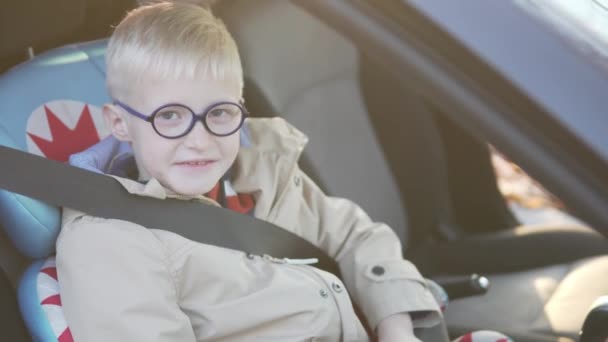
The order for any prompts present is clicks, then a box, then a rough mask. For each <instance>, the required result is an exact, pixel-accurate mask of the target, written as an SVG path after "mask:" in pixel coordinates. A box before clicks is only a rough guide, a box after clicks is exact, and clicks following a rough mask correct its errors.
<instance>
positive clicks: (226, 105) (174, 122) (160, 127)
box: [114, 100, 248, 139]
mask: <svg viewBox="0 0 608 342" xmlns="http://www.w3.org/2000/svg"><path fill="white" fill-rule="evenodd" d="M114 104H115V105H117V106H119V107H121V108H122V109H124V110H126V111H127V112H128V113H129V114H132V115H134V116H136V117H138V118H140V119H142V120H145V121H148V122H149V123H151V124H152V127H153V128H154V130H155V131H156V133H157V134H158V135H160V136H161V137H163V138H167V139H177V138H181V137H183V136H185V135H187V134H188V133H190V131H192V128H194V125H195V124H196V122H197V121H201V122H202V123H203V126H204V127H205V129H206V130H207V132H209V133H211V134H213V135H215V136H218V137H226V136H229V135H232V134H234V133H235V132H236V131H238V130H239V128H241V126H243V122H244V121H245V118H246V117H247V115H248V113H247V110H246V109H245V108H244V107H243V106H241V105H239V104H237V103H234V102H217V103H213V104H212V105H210V106H209V107H207V108H206V109H205V110H204V111H203V113H202V114H195V113H194V111H193V110H192V109H190V107H188V106H185V105H182V104H179V103H170V104H166V105H164V106H161V107H159V108H157V109H156V110H154V111H153V112H152V114H150V115H145V114H142V113H140V112H138V111H136V110H135V109H133V108H131V107H129V106H128V105H126V104H124V103H122V102H120V101H116V100H115V101H114Z"/></svg>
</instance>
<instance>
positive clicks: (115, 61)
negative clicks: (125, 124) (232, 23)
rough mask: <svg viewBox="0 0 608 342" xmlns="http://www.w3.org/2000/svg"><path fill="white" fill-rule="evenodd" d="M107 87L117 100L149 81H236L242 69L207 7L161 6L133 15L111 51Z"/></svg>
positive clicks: (117, 31)
mask: <svg viewBox="0 0 608 342" xmlns="http://www.w3.org/2000/svg"><path fill="white" fill-rule="evenodd" d="M106 66H107V78H106V79H107V86H108V91H109V93H110V96H111V97H112V98H113V99H120V98H124V97H129V96H130V91H131V90H132V89H136V88H137V87H138V85H140V84H141V82H143V81H146V80H150V79H152V80H178V79H194V78H198V77H207V78H210V79H214V80H230V81H236V82H237V84H238V85H239V87H240V88H239V89H240V90H241V91H242V88H243V69H242V66H241V60H240V57H239V53H238V49H237V46H236V43H235V42H234V39H233V38H232V36H231V35H230V33H228V30H227V29H226V27H225V26H224V24H223V23H222V22H221V21H220V20H219V19H218V18H216V17H214V16H213V14H211V12H210V11H209V10H207V9H205V8H203V7H200V6H196V5H192V4H186V3H170V2H162V3H157V4H152V5H148V6H142V7H139V8H136V9H134V10H132V11H131V12H129V13H128V14H127V16H126V17H125V18H124V19H123V20H122V21H121V22H120V24H118V26H117V27H116V29H115V30H114V33H113V34H112V37H111V38H110V42H109V43H108V49H107V51H106Z"/></svg>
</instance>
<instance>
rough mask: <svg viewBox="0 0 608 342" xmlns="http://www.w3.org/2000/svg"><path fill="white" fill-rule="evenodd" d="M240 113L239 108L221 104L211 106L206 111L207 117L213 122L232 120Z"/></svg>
mask: <svg viewBox="0 0 608 342" xmlns="http://www.w3.org/2000/svg"><path fill="white" fill-rule="evenodd" d="M239 115H240V109H239V108H238V107H232V106H222V107H217V108H213V109H211V110H210V111H209V113H207V119H208V120H211V121H213V122H217V123H221V122H228V121H232V120H233V119H235V118H238V117H239Z"/></svg>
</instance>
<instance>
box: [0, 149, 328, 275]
mask: <svg viewBox="0 0 608 342" xmlns="http://www.w3.org/2000/svg"><path fill="white" fill-rule="evenodd" d="M0 160H1V161H2V166H0V188H2V189H5V190H8V191H11V192H15V193H19V194H21V195H24V196H27V197H31V198H35V199H38V200H40V201H43V202H45V203H47V204H51V205H55V206H59V207H66V208H72V209H76V210H79V211H82V212H85V213H87V214H89V215H93V216H98V217H107V218H114V219H119V220H125V221H130V222H133V223H137V224H140V225H142V226H144V227H148V228H156V229H162V230H167V231H170V232H173V233H175V234H178V235H181V236H183V237H185V238H187V239H190V240H193V241H197V242H201V243H205V244H209V245H215V246H219V247H223V248H229V249H235V250H240V251H243V252H246V253H251V254H256V255H269V256H271V257H273V260H275V261H278V262H281V261H282V260H284V259H283V258H288V259H302V258H317V259H318V261H319V262H318V263H317V264H315V267H317V268H320V269H322V270H325V271H328V272H331V273H333V274H335V275H337V276H338V277H339V276H340V274H339V269H338V265H337V264H336V262H335V261H334V260H333V259H332V258H330V257H329V256H328V255H327V254H325V252H324V251H322V250H321V249H319V248H318V247H317V246H315V245H313V244H312V243H310V242H308V241H307V240H305V239H303V238H301V237H299V236H297V235H295V234H293V233H291V232H289V231H287V230H285V229H283V228H281V227H279V226H277V225H274V224H272V223H270V222H266V221H263V220H260V219H256V218H254V217H251V216H247V215H242V214H239V213H237V212H234V211H231V210H228V209H224V208H218V207H214V206H211V205H205V204H201V203H200V202H192V201H184V200H177V199H164V200H160V199H156V198H150V197H142V196H137V195H133V194H130V193H129V192H127V191H125V189H124V188H123V187H122V185H120V183H119V182H118V181H116V180H115V179H113V178H112V177H109V176H106V175H101V174H96V173H94V172H90V171H86V170H83V169H80V168H77V167H73V166H70V165H67V164H63V163H60V162H57V161H54V160H49V159H46V158H43V157H40V156H36V155H33V154H30V153H27V152H23V151H20V150H17V149H13V148H9V147H6V146H0Z"/></svg>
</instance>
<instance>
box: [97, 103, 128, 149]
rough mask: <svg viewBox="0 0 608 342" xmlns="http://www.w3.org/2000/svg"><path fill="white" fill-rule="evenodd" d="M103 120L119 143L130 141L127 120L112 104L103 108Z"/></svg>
mask: <svg viewBox="0 0 608 342" xmlns="http://www.w3.org/2000/svg"><path fill="white" fill-rule="evenodd" d="M103 119H104V120H105V122H106V127H108V128H109V129H110V132H112V135H114V137H115V138H116V139H118V140H120V141H131V135H130V134H129V126H128V125H127V120H126V119H125V117H124V116H123V115H122V113H120V112H119V110H118V108H116V106H114V105H113V104H106V105H104V106H103Z"/></svg>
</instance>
